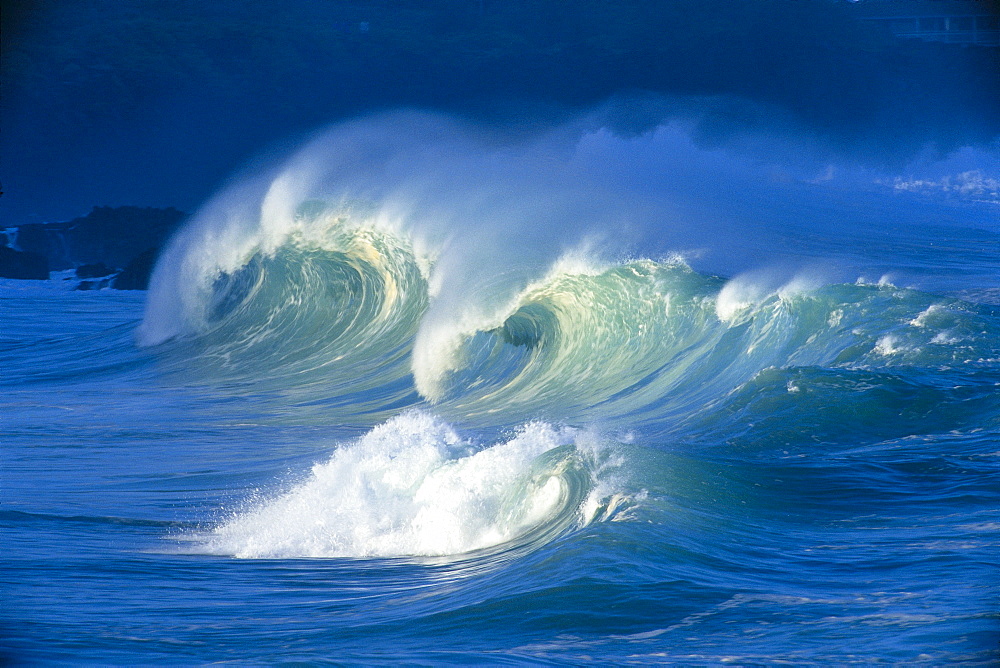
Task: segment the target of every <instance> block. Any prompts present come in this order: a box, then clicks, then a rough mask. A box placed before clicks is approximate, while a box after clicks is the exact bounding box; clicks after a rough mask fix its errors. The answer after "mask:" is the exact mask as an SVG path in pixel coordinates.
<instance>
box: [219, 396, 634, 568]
mask: <svg viewBox="0 0 1000 668" xmlns="http://www.w3.org/2000/svg"><path fill="white" fill-rule="evenodd" d="M581 434H582V433H581V432H579V431H578V430H574V429H570V428H561V429H560V428H555V427H553V426H551V425H548V424H545V423H541V422H533V423H530V424H528V425H526V426H524V427H523V428H521V429H520V430H519V431H518V432H517V433H516V434H515V435H514V436H513V437H512V438H510V439H509V440H507V441H504V442H500V443H497V444H495V445H492V446H491V447H487V448H479V447H477V446H476V445H474V444H473V443H470V442H468V441H466V440H463V439H462V438H461V437H460V436H459V435H458V434H457V433H456V432H455V431H454V430H453V429H452V428H451V427H450V426H449V425H447V424H446V423H444V422H442V421H441V420H439V419H437V418H435V417H433V416H431V415H429V414H427V413H424V412H418V411H413V412H409V413H405V414H403V415H400V416H398V417H396V418H393V419H392V420H390V421H388V422H386V423H384V424H382V425H380V426H378V427H376V428H375V429H373V430H372V431H371V432H369V433H368V434H367V435H365V436H363V437H362V438H360V439H358V440H357V441H356V442H354V443H353V444H349V445H345V446H343V447H341V448H339V449H338V450H336V451H335V452H334V454H333V456H332V457H331V458H330V459H329V461H327V462H326V463H323V464H317V465H316V466H314V467H313V470H312V473H311V475H310V476H309V478H308V479H307V480H305V481H304V482H303V483H301V484H299V485H297V486H295V487H294V488H292V489H291V490H289V491H287V492H286V493H284V494H282V495H280V496H277V497H275V498H271V499H266V500H262V501H259V502H257V503H254V504H252V505H251V507H249V508H247V509H246V510H244V511H242V512H238V513H236V514H235V516H233V517H232V518H231V519H229V520H228V521H226V522H225V523H223V524H222V525H221V526H220V527H219V528H217V529H216V530H215V531H214V532H213V533H212V534H211V536H209V537H208V540H207V542H206V544H205V549H206V550H207V551H209V552H211V553H215V554H225V555H234V556H237V557H246V558H267V557H274V558H282V557H388V556H404V555H447V554H459V553H464V552H469V551H472V550H477V549H481V548H486V547H491V546H495V545H498V544H501V543H505V542H507V541H511V540H513V539H516V538H517V537H519V536H521V535H523V534H525V533H526V532H528V531H530V530H531V529H532V528H535V527H538V526H539V525H543V524H544V523H546V522H547V521H549V520H551V519H552V518H553V517H555V516H556V515H557V514H559V513H560V512H561V511H562V510H564V509H565V504H566V503H567V494H568V490H567V485H568V483H567V481H566V479H565V478H564V476H563V473H564V472H565V468H566V466H567V465H568V464H567V462H566V460H565V458H559V457H556V458H552V457H550V458H549V459H551V460H552V461H549V460H545V461H541V460H540V459H539V458H542V457H543V455H545V454H546V453H549V452H550V451H552V450H553V449H555V448H560V447H561V446H568V445H573V444H576V443H577V442H578V441H581V438H580V437H581ZM582 440H583V441H585V440H586V439H585V438H584V439H582ZM572 452H573V453H576V455H575V456H580V452H581V451H579V450H577V449H574V450H573V451H572ZM605 491H607V492H609V496H613V494H610V490H605ZM620 503H621V502H620V500H618V501H614V502H613V504H604V505H605V513H604V514H605V515H609V514H610V512H611V511H609V510H607V505H616V506H617V505H620ZM581 504H583V505H586V509H587V511H588V513H587V514H588V515H589V517H586V518H584V516H583V515H582V514H581V515H580V521H584V520H585V519H593V518H594V516H595V515H599V513H597V512H596V510H595V509H596V507H597V506H599V505H602V504H600V503H599V502H598V501H595V500H594V499H586V500H581ZM611 510H613V508H612V509H611ZM580 512H582V509H581V511H580ZM601 518H602V517H599V518H598V519H601Z"/></svg>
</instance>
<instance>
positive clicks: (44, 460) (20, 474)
mask: <svg viewBox="0 0 1000 668" xmlns="http://www.w3.org/2000/svg"><path fill="white" fill-rule="evenodd" d="M998 174H1000V152H998V151H996V150H993V151H992V152H991V150H988V149H985V148H980V149H971V148H969V149H962V150H960V151H957V152H954V153H951V154H949V155H946V156H941V155H921V156H917V157H915V158H913V161H912V162H910V163H908V164H906V165H899V164H897V165H895V166H893V167H884V168H875V167H871V166H861V165H858V164H852V163H851V162H850V161H848V160H840V159H835V158H833V157H831V156H830V155H828V154H826V153H824V152H823V150H822V147H821V143H820V142H818V141H816V142H813V141H812V140H811V139H809V138H808V136H805V135H802V136H796V137H789V136H770V135H767V134H766V133H759V134H757V135H755V136H750V135H748V136H746V137H744V138H730V140H728V141H726V142H725V143H724V144H719V143H713V142H712V141H710V140H707V139H706V138H705V137H704V136H700V135H699V132H698V130H697V128H695V127H693V126H692V125H691V124H688V123H685V122H683V121H681V120H675V121H670V122H664V123H663V124H660V125H658V126H657V127H655V128H651V129H648V130H646V131H643V132H636V133H627V132H620V131H616V130H613V129H609V128H608V127H607V126H606V125H605V124H602V123H601V122H599V120H594V118H591V117H587V118H584V119H582V120H580V121H578V122H572V123H566V124H564V125H563V126H560V127H557V128H549V129H547V130H544V131H541V130H538V131H530V132H529V131H525V132H522V133H520V134H518V135H516V136H498V135H496V134H495V133H491V132H490V131H489V130H488V129H484V128H483V127H478V126H473V125H470V124H464V123H462V122H459V121H456V120H453V119H450V118H447V117H445V116H442V115H437V114H432V113H420V112H393V113H385V114H382V115H377V116H373V117H368V118H364V119H360V120H355V121H350V122H345V123H342V124H339V125H337V126H334V127H332V128H329V129H327V130H324V131H322V132H319V133H317V134H315V135H314V136H312V137H311V138H310V139H309V140H308V141H306V142H305V143H304V145H302V146H300V147H298V148H295V149H292V150H290V151H289V152H288V153H287V154H286V155H284V156H283V157H282V158H281V159H279V160H274V161H272V162H270V163H268V164H266V165H257V166H256V167H254V168H253V169H252V170H248V171H247V172H246V173H243V174H241V175H237V176H234V177H233V178H232V179H231V180H230V181H229V182H228V183H227V184H224V185H222V186H220V189H219V192H218V193H217V194H216V195H215V196H214V197H212V198H211V199H210V200H209V201H208V202H207V203H205V204H204V206H202V207H201V208H200V210H199V211H198V213H196V214H195V215H194V216H193V217H192V218H191V219H190V220H189V222H188V223H187V224H186V225H185V227H184V228H183V229H181V230H180V231H179V232H178V233H177V234H176V235H175V236H174V237H173V239H172V240H171V242H170V243H169V245H168V246H167V247H166V249H165V250H164V252H163V253H162V254H161V255H160V257H159V260H158V262H157V264H156V268H155V271H154V273H153V277H152V283H151V285H150V290H149V291H148V292H139V291H118V290H92V291H75V290H73V289H72V287H73V286H74V281H73V280H71V279H70V278H69V277H68V275H67V277H66V280H61V279H62V277H61V275H60V274H53V279H52V280H50V281H16V280H3V281H2V283H0V320H2V331H0V369H2V373H0V384H2V392H0V396H2V397H3V399H2V424H3V429H2V434H3V435H2V464H3V471H2V480H3V483H2V487H3V504H2V507H0V525H2V527H3V550H2V554H0V562H2V568H0V590H2V596H3V602H2V605H0V608H2V611H3V612H2V613H0V615H2V616H0V624H2V626H0V630H2V640H0V648H2V658H3V659H5V660H6V661H8V662H10V663H13V664H20V663H29V664H36V663H41V664H80V663H84V664H104V665H107V664H112V665H124V664H133V665H134V664H148V663H175V664H206V663H232V664H239V665H247V664H250V665H255V664H288V665H294V664H300V663H305V664H312V663H327V662H330V663H336V664H354V665H381V664H406V665H436V664H525V663H526V664H544V665H549V664H551V665H579V664H584V663H596V664H604V665H606V664H677V665H718V664H727V665H777V664H790V665H845V664H862V665H870V664H878V663H888V664H898V663H904V664H927V665H941V664H947V663H962V664H965V665H982V666H986V665H996V663H997V662H1000V182H998V181H997V175H998Z"/></svg>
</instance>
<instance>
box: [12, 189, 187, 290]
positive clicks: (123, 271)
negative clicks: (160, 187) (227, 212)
mask: <svg viewBox="0 0 1000 668" xmlns="http://www.w3.org/2000/svg"><path fill="white" fill-rule="evenodd" d="M186 219H187V214H185V213H183V212H181V211H178V210H177V209H174V208H167V209H159V208H152V207H136V206H120V207H108V206H100V207H94V209H93V210H92V211H91V212H90V213H88V214H87V215H85V216H81V217H79V218H75V219H73V220H70V221H65V222H53V223H29V224H25V225H20V226H16V227H11V228H8V229H7V230H6V233H0V278H14V279H25V280H47V279H49V277H50V272H52V271H65V270H67V269H74V270H75V272H74V274H75V277H76V278H77V279H79V280H80V283H79V284H78V285H77V289H78V290H96V289H101V288H113V289H116V290H145V289H146V288H147V287H148V286H149V277H150V274H151V273H152V270H153V266H154V264H155V263H156V258H157V256H158V255H159V253H160V250H161V249H162V248H163V246H164V245H165V244H166V242H167V240H168V239H169V238H170V236H171V235H172V234H173V233H174V232H175V231H176V230H177V229H179V228H180V226H181V225H182V224H183V223H184V221H185V220H186Z"/></svg>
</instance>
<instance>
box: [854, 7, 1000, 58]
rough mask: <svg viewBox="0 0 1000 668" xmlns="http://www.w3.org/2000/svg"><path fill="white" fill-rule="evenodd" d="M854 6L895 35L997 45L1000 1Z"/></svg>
mask: <svg viewBox="0 0 1000 668" xmlns="http://www.w3.org/2000/svg"><path fill="white" fill-rule="evenodd" d="M854 7H855V11H857V12H858V15H859V18H861V19H862V20H865V21H876V22H878V23H881V24H883V25H884V26H885V27H886V28H887V29H888V30H889V32H891V33H892V34H893V35H895V36H896V37H900V38H904V39H922V40H924V41H927V42H947V43H949V44H976V45H979V46H994V47H1000V3H997V2H993V1H991V0H856V2H855V5H854Z"/></svg>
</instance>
